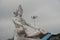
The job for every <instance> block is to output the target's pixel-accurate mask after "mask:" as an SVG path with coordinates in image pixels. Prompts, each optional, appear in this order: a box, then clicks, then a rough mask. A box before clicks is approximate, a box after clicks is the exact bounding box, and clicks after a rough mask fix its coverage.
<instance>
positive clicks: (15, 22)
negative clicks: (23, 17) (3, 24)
mask: <svg viewBox="0 0 60 40" xmlns="http://www.w3.org/2000/svg"><path fill="white" fill-rule="evenodd" d="M12 21H13V22H14V24H17V25H20V26H22V24H21V23H20V22H19V21H18V20H16V19H15V18H13V19H12Z"/></svg>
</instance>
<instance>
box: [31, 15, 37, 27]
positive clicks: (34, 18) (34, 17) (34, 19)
mask: <svg viewBox="0 0 60 40" xmlns="http://www.w3.org/2000/svg"><path fill="white" fill-rule="evenodd" d="M37 17H38V16H31V18H32V19H33V21H34V26H36V23H35V21H36V18H37Z"/></svg>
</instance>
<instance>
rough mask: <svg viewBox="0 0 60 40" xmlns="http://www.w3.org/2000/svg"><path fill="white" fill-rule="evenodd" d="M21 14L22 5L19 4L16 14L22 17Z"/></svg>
mask: <svg viewBox="0 0 60 40" xmlns="http://www.w3.org/2000/svg"><path fill="white" fill-rule="evenodd" d="M22 14H23V9H22V6H21V5H19V8H18V15H19V16H20V17H22Z"/></svg>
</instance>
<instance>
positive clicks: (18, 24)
mask: <svg viewBox="0 0 60 40" xmlns="http://www.w3.org/2000/svg"><path fill="white" fill-rule="evenodd" d="M22 14H23V9H22V7H21V5H19V8H18V10H17V11H16V12H14V15H15V16H14V17H13V19H12V20H13V22H14V24H15V28H16V29H15V33H14V40H31V38H32V37H35V36H37V35H39V34H40V33H43V31H41V29H40V28H35V27H33V26H31V25H29V24H28V23H27V22H26V21H25V20H24V19H23V18H22ZM25 26H28V27H31V28H33V29H35V30H36V32H33V33H32V34H27V33H26V31H25V30H26V29H27V28H26V27H25ZM32 39H33V38H32ZM36 39H37V38H35V40H36ZM38 40H40V38H38Z"/></svg>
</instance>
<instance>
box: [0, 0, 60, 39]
mask: <svg viewBox="0 0 60 40" xmlns="http://www.w3.org/2000/svg"><path fill="white" fill-rule="evenodd" d="M19 4H21V5H22V8H23V10H24V14H23V18H24V19H25V20H26V21H27V22H28V23H30V24H31V23H32V24H31V25H33V20H32V19H31V16H33V15H36V16H38V18H37V20H36V25H37V27H40V28H44V29H45V30H46V31H48V32H51V33H52V32H53V33H60V31H59V30H60V0H0V40H4V39H7V38H11V37H12V36H13V30H14V24H13V22H12V17H13V12H14V11H16V9H17V8H18V6H19Z"/></svg>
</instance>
